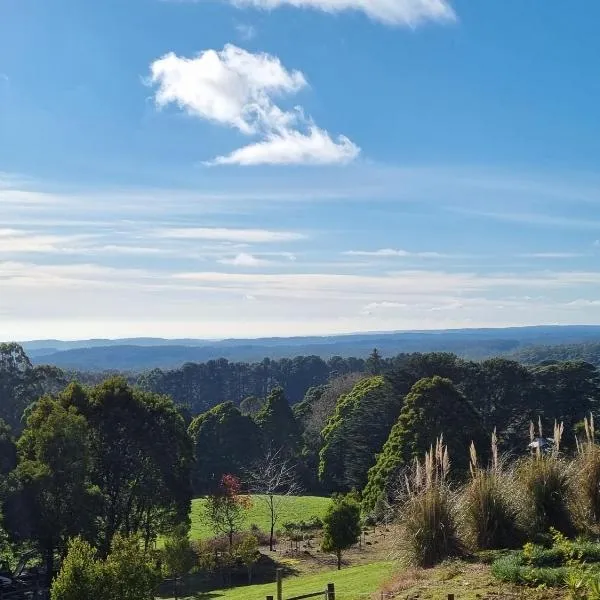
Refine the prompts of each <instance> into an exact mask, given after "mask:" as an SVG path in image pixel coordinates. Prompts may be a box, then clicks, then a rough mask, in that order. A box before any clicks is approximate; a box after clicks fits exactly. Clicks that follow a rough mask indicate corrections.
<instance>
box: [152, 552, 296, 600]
mask: <svg viewBox="0 0 600 600" xmlns="http://www.w3.org/2000/svg"><path fill="white" fill-rule="evenodd" d="M277 568H281V569H282V571H283V576H284V577H290V576H293V575H298V574H299V571H298V570H297V569H295V568H294V567H293V566H291V565H289V564H286V563H282V564H279V563H277V562H276V561H275V560H273V558H272V557H271V556H266V555H264V554H262V555H261V558H260V560H259V561H258V563H257V564H256V566H255V567H254V570H253V574H252V583H248V574H247V571H246V570H245V569H234V570H233V571H230V572H220V573H218V574H215V575H213V576H212V577H207V576H206V575H205V574H197V575H188V576H187V577H184V578H183V580H182V581H181V583H180V585H179V588H178V598H179V600H213V599H214V600H216V599H218V598H223V597H224V596H225V595H226V590H228V589H232V588H241V587H250V586H254V585H261V584H265V583H274V582H275V571H276V569H277ZM156 598H157V599H160V600H167V599H170V598H174V589H173V584H172V582H166V583H164V584H163V585H161V586H160V588H159V590H158V593H157V594H156Z"/></svg>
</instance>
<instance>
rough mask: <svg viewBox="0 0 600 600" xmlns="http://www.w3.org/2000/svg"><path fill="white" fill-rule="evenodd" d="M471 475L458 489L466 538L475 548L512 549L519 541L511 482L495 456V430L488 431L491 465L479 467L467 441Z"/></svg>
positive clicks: (511, 479)
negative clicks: (484, 467) (490, 445)
mask: <svg viewBox="0 0 600 600" xmlns="http://www.w3.org/2000/svg"><path fill="white" fill-rule="evenodd" d="M470 471H471V478H470V480H469V482H468V483H467V484H466V485H465V487H464V489H463V491H462V497H461V508H462V517H463V522H464V525H465V531H466V535H467V539H468V541H469V542H470V545H471V546H472V547H474V548H476V549H479V550H491V549H494V548H514V547H515V546H517V545H518V544H519V543H520V541H521V538H522V536H521V533H520V531H519V528H518V526H517V511H516V509H515V507H514V504H513V503H514V501H511V494H512V496H513V497H514V491H515V490H514V482H513V477H512V475H511V474H509V473H507V472H506V471H504V470H503V469H502V465H501V464H500V461H499V459H498V445H497V438H496V431H494V433H493V434H492V464H491V466H490V467H489V468H487V469H483V468H481V467H480V466H479V464H478V460H477V452H476V450H475V445H474V444H473V443H471V469H470Z"/></svg>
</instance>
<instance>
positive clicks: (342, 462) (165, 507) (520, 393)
mask: <svg viewBox="0 0 600 600" xmlns="http://www.w3.org/2000/svg"><path fill="white" fill-rule="evenodd" d="M80 375H81V374H80ZM78 377H79V376H78V375H77V374H76V373H72V372H71V373H63V372H62V371H60V370H59V369H56V368H47V367H39V366H38V367H35V366H33V365H32V363H31V361H30V359H29V357H28V356H27V354H26V353H25V352H24V350H23V349H22V348H21V347H20V346H18V345H17V344H0V469H1V475H2V477H1V478H0V506H1V507H2V526H1V527H0V544H2V545H3V547H2V548H1V549H0V550H1V552H2V553H3V554H4V555H8V556H13V558H14V556H15V555H14V552H17V551H22V550H23V549H24V548H28V547H33V548H35V549H36V552H37V553H38V555H39V556H40V557H42V558H43V559H44V560H45V564H46V567H45V572H46V573H47V575H48V585H50V580H51V578H52V576H53V565H54V560H55V559H58V560H62V559H64V558H65V557H67V558H68V557H69V556H71V555H70V552H71V549H72V548H75V550H73V552H77V553H79V554H77V556H79V555H80V554H81V553H83V554H85V553H87V554H86V556H89V557H99V558H98V559H96V558H94V559H93V560H105V561H106V563H103V562H101V563H98V565H99V566H98V568H99V569H100V568H109V566H110V564H111V563H110V561H116V562H119V561H121V560H122V559H121V558H120V557H121V556H122V555H121V554H120V553H122V552H126V553H129V555H132V553H133V554H135V553H136V552H141V551H142V548H143V549H144V550H143V552H147V551H149V548H151V547H153V545H154V544H156V543H157V541H158V540H159V538H160V537H161V536H163V537H164V536H167V537H168V536H171V537H170V538H169V537H168V539H169V540H172V541H170V542H169V544H171V545H167V546H166V550H167V549H169V548H171V549H173V548H174V547H183V548H184V549H185V547H186V546H185V544H187V543H188V542H187V541H186V540H187V535H188V533H187V532H188V531H189V527H190V521H189V517H188V515H189V512H190V508H191V499H192V498H193V497H206V498H207V499H206V501H205V503H204V505H203V506H205V509H204V518H205V519H208V521H207V522H208V523H212V526H213V527H214V531H215V533H217V534H220V535H225V536H226V538H227V539H228V540H229V542H228V546H226V548H228V550H226V551H222V552H225V554H226V555H227V556H231V557H234V556H236V557H238V558H235V560H234V559H233V558H232V559H231V560H233V562H232V563H227V565H228V566H224V565H221V564H220V563H219V564H216V565H215V564H213V563H212V562H210V565H212V566H207V565H208V564H209V563H207V562H206V560H208V558H207V557H209V558H210V557H214V550H213V548H212V547H209V546H207V547H204V546H199V547H198V548H196V549H195V550H194V552H195V553H196V555H198V558H197V559H194V560H199V561H200V564H201V565H203V567H202V568H204V569H207V572H208V571H209V572H210V573H213V574H214V573H217V574H218V573H222V572H223V569H224V568H226V569H233V568H234V566H235V565H236V564H239V561H245V560H248V561H250V563H248V564H254V562H253V561H256V560H257V558H256V557H257V556H258V554H257V552H258V550H257V549H256V548H257V544H258V542H257V539H258V538H254V537H252V538H243V537H242V538H236V537H235V536H236V535H237V533H238V532H239V528H240V527H241V524H242V523H244V522H245V518H246V517H245V514H246V512H247V511H248V509H249V507H250V502H251V501H250V500H249V495H255V497H256V498H258V499H259V501H260V502H266V503H267V505H266V512H267V514H271V515H277V510H278V509H277V507H275V505H274V504H269V503H274V502H276V499H277V498H285V497H287V496H289V495H293V494H298V493H299V491H300V490H302V491H303V492H304V493H307V494H310V495H321V496H323V495H328V494H331V493H342V494H345V493H350V496H348V497H342V496H336V498H337V500H336V501H335V503H334V505H333V509H332V510H334V509H335V510H340V511H346V514H347V515H350V517H349V518H351V519H354V521H356V519H358V517H359V516H360V515H362V519H363V521H364V522H365V523H373V522H377V521H379V520H382V519H384V520H385V519H387V518H388V515H389V514H390V513H389V507H390V506H393V505H394V503H397V502H398V493H399V492H398V490H399V486H404V485H405V484H404V481H405V477H406V476H407V474H410V473H411V469H412V468H413V465H414V461H415V459H418V458H420V457H422V456H423V455H424V454H425V453H426V452H428V451H430V449H431V448H432V446H433V445H435V444H436V443H437V445H438V447H439V448H440V450H439V452H440V455H439V460H440V461H442V462H441V463H440V464H441V465H443V466H441V467H440V469H442V470H443V473H444V475H443V477H444V478H445V477H446V476H447V475H446V474H445V473H446V472H447V471H448V469H449V468H450V467H449V465H450V464H451V465H452V476H453V477H454V478H455V480H456V482H464V481H465V479H466V478H467V477H468V473H469V470H470V469H471V471H472V470H473V461H474V458H473V452H474V450H473V448H477V451H478V453H479V454H478V457H479V459H478V460H480V461H481V464H487V462H488V459H489V456H488V448H489V436H490V434H491V432H492V431H495V432H496V434H495V436H496V437H495V438H494V439H495V440H496V441H495V442H494V444H495V446H492V458H493V459H494V460H496V459H495V458H494V457H495V456H497V452H501V453H503V454H506V455H507V456H511V457H521V456H524V455H525V456H526V455H527V454H528V450H527V446H528V444H529V442H530V440H531V438H530V436H531V435H532V434H531V430H530V423H531V422H536V423H537V424H538V428H539V435H540V436H542V435H543V434H542V430H543V431H545V432H550V431H552V428H553V426H554V424H555V422H558V423H562V426H561V427H562V429H559V430H557V431H559V433H558V435H559V436H560V437H562V443H561V446H560V448H561V451H562V452H564V453H572V452H574V451H575V448H576V437H575V436H576V434H580V435H581V433H582V431H583V430H584V429H585V431H586V432H587V435H588V436H589V435H590V433H589V432H590V425H589V423H588V424H586V425H585V426H584V425H583V420H584V418H585V417H586V416H588V415H590V413H591V414H594V413H597V410H598V408H599V406H600V404H599V403H600V374H599V372H598V369H597V368H596V367H595V366H594V365H592V364H590V363H588V362H585V361H563V362H550V363H543V364H538V365H530V366H528V365H524V364H522V363H519V362H516V361H512V360H508V359H505V358H492V359H488V360H484V361H481V362H474V361H467V360H464V359H462V358H460V357H458V356H456V355H454V354H449V353H439V352H438V353H435V352H434V353H426V354H419V353H416V354H400V355H397V356H395V357H393V358H383V357H382V356H381V355H380V354H379V352H378V351H377V350H373V351H372V352H371V354H370V356H369V357H368V358H367V359H365V360H359V359H344V358H340V357H336V358H332V359H330V360H329V361H324V360H323V359H321V358H319V357H316V356H308V357H297V358H295V359H293V360H290V359H281V360H278V361H276V360H268V359H266V360H264V361H262V362H260V363H230V362H228V361H227V360H225V359H223V360H220V361H209V362H207V363H200V364H187V365H184V367H182V368H180V369H175V370H172V371H161V370H158V369H156V370H153V371H150V372H147V373H144V374H142V375H141V376H139V377H135V376H133V375H130V376H129V379H126V378H123V377H118V376H117V377H115V376H114V375H107V376H106V379H105V380H102V376H100V375H99V374H93V375H92V376H88V377H87V378H85V377H84V378H83V379H85V380H86V383H87V385H82V384H81V383H79V382H77V381H75V379H76V378H78ZM591 427H592V428H593V424H592V426H591ZM556 436H557V433H556V432H555V437H556ZM592 437H593V436H592ZM441 438H443V440H444V442H443V445H442V442H436V440H439V439H441ZM472 443H473V444H474V446H473V448H471V450H470V445H471V444H472ZM494 447H495V448H496V450H494ZM578 447H579V448H581V442H580V444H579V446H578ZM448 452H449V455H450V457H451V458H450V459H448ZM428 460H430V463H429V464H431V460H433V459H428ZM440 472H442V471H440ZM418 485H421V484H418ZM277 502H279V500H277ZM269 507H270V508H269ZM329 513H330V511H328V512H327V514H326V515H325V516H324V517H323V519H324V520H327V518H329V517H328V515H329ZM331 518H333V517H331ZM272 519H273V520H272V521H271V524H270V534H269V533H266V534H261V533H260V532H254V534H256V535H262V536H263V538H262V539H266V540H268V543H267V546H269V545H270V546H271V547H272V546H273V543H274V541H273V540H274V536H275V531H276V529H275V528H276V521H275V520H276V516H273V517H272ZM281 525H282V524H280V526H281ZM295 526H297V527H309V528H310V527H312V528H315V527H317V528H318V527H320V526H321V523H320V522H319V523H313V524H306V523H305V524H296V525H295ZM290 527H292V525H290ZM353 527H354V528H355V529H356V531H358V532H360V527H359V526H358V523H356V522H355V524H354V525H353ZM290 531H291V530H290ZM254 534H253V535H254ZM294 535H299V534H294V533H290V536H291V537H290V539H292V537H293V536H294ZM324 535H325V537H324V540H327V539H329V538H327V537H326V536H327V534H326V533H325V534H324ZM77 536H80V537H77ZM177 536H179V537H177ZM265 536H266V537H265ZM74 538H76V539H75V542H73V539H74ZM236 540H237V541H236ZM253 540H254V541H253ZM355 541H356V539H355V538H354V537H352V538H351V539H350V541H349V542H348V543H349V544H350V545H352V544H354V543H355ZM140 542H143V544H140ZM215 543H222V542H215ZM344 543H346V542H344ZM73 544H75V546H73ZM77 544H80V545H79V546H78V545H77ZM81 544H83V545H81ZM85 544H92V545H93V548H92V547H91V546H90V547H88V546H85ZM128 544H129V545H128ZM236 544H239V546H237V545H236ZM247 544H250V546H249V548H250V550H249V551H248V552H249V553H248V552H246V551H245V550H244V548H246V545H247ZM332 544H333V545H332ZM174 545H175V546H174ZM177 545H178V546H177ZM220 547H222V546H220ZM344 547H346V546H344ZM253 548H254V549H253ZM323 548H328V549H329V550H327V551H333V550H334V549H335V548H339V547H338V546H335V544H334V542H332V541H327V542H326V541H324V542H323ZM19 549H20V550H19ZM166 550H165V552H166ZM169 551H171V550H169ZM189 551H190V552H191V550H189ZM336 552H337V550H336ZM340 552H341V550H340ZM11 553H13V554H11ZM96 553H97V554H96ZM203 553H204V554H203ZM236 553H238V554H236ZM239 553H241V554H239ZM161 556H162V555H161ZM164 556H165V557H168V554H165V555H164ZM340 556H341V555H340V554H338V564H340V562H339V561H340ZM138 558H139V557H138ZM73 560H75V559H73ZM136 560H138V559H136ZM139 560H142V559H141V558H139ZM144 560H145V559H144ZM161 560H162V558H161ZM211 560H212V558H211ZM90 561H92V558H89V560H88V562H90ZM236 561H238V562H236ZM92 562H93V561H92ZM66 564H67V565H68V564H69V563H68V562H67V563H66ZM94 564H95V563H94ZM186 564H187V563H186ZM243 564H246V563H243ZM103 565H104V566H103ZM106 565H109V566H106ZM140 565H141V566H139V565H138V567H136V568H139V569H141V572H145V573H146V575H144V577H146V576H147V577H149V578H150V579H148V581H154V580H153V579H152V578H151V577H150V575H149V574H148V573H150V571H151V570H152V568H151V566H149V564H148V563H147V562H146V563H140ZM143 565H146V566H143ZM69 568H71V567H69ZM74 568H75V567H74ZM77 568H79V567H77ZM111 568H112V567H111ZM144 569H146V571H144ZM148 569H150V571H148ZM152 572H153V573H154V575H153V576H152V577H154V576H156V573H155V572H154V571H152ZM61 585H62V584H61Z"/></svg>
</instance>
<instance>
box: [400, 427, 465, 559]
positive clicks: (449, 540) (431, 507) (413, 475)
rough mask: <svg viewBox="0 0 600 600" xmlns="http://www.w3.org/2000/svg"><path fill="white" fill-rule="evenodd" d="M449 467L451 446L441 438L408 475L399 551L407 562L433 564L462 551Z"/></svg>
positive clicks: (401, 517)
mask: <svg viewBox="0 0 600 600" xmlns="http://www.w3.org/2000/svg"><path fill="white" fill-rule="evenodd" d="M449 470H450V459H449V456H448V449H447V447H446V446H445V445H444V443H443V440H442V438H440V439H438V440H437V441H436V444H435V446H432V447H431V448H430V450H429V452H427V453H426V454H425V459H424V460H423V462H420V461H419V460H415V463H414V466H413V468H412V470H411V471H410V473H409V474H408V475H407V476H406V479H405V486H406V490H405V493H404V498H403V499H402V501H401V508H400V511H399V512H400V524H401V526H402V529H403V533H402V538H401V542H400V548H399V550H400V557H401V559H402V560H403V562H404V563H405V564H409V565H412V566H418V567H431V566H433V565H435V564H437V563H439V562H441V561H442V560H444V559H446V558H448V557H450V556H458V555H460V554H462V550H463V547H462V544H461V541H460V537H459V534H458V524H457V519H456V514H455V499H454V494H453V493H452V490H451V489H450V486H449V484H448V474H449Z"/></svg>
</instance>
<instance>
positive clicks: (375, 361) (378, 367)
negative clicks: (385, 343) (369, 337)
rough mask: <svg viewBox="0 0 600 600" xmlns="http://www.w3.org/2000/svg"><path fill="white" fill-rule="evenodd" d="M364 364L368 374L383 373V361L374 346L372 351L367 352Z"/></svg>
mask: <svg viewBox="0 0 600 600" xmlns="http://www.w3.org/2000/svg"><path fill="white" fill-rule="evenodd" d="M365 366H366V367H367V373H369V375H381V374H382V373H383V368H384V361H383V358H381V354H379V350H377V348H374V349H373V352H371V354H369V358H367V361H366V364H365Z"/></svg>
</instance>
